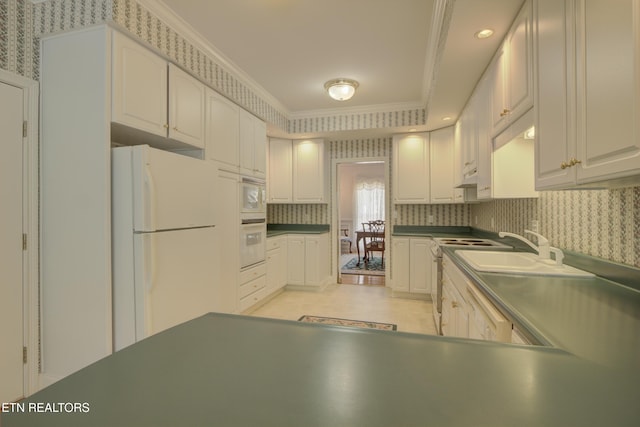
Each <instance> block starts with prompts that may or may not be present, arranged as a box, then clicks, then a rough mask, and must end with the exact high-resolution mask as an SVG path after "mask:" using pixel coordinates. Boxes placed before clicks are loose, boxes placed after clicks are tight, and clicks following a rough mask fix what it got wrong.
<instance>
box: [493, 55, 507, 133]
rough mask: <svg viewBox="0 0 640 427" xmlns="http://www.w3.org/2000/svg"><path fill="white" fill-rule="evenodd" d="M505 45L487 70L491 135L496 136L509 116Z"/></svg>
mask: <svg viewBox="0 0 640 427" xmlns="http://www.w3.org/2000/svg"><path fill="white" fill-rule="evenodd" d="M506 50H507V47H506V45H504V44H503V45H502V46H501V47H500V48H499V49H498V51H497V52H496V56H495V58H494V60H493V63H492V64H491V65H490V68H489V70H490V71H489V75H490V76H491V77H490V78H491V88H492V89H491V124H492V128H493V132H492V133H493V134H494V135H495V134H497V133H498V132H499V131H500V130H502V129H504V127H505V126H506V122H507V117H508V115H509V108H508V107H507V105H506V104H507V102H506V96H505V93H506V82H505V80H506V73H507V71H506V68H507V59H506V56H507V55H506Z"/></svg>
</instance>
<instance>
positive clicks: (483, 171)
mask: <svg viewBox="0 0 640 427" xmlns="http://www.w3.org/2000/svg"><path fill="white" fill-rule="evenodd" d="M489 83H490V80H489V79H488V78H486V76H485V77H483V78H482V79H481V80H480V82H479V83H478V86H477V88H476V90H477V92H478V98H479V101H478V104H477V108H478V112H477V122H478V127H477V132H478V146H477V149H478V151H477V160H476V164H477V168H478V173H477V179H476V181H477V198H478V200H485V199H491V198H492V178H493V176H492V171H493V169H492V154H493V143H492V140H491V95H490V92H491V86H490V85H489Z"/></svg>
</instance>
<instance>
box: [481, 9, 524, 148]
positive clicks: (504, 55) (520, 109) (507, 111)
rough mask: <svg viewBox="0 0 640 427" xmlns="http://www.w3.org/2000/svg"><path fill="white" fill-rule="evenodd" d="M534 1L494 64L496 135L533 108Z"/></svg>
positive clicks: (522, 11)
mask: <svg viewBox="0 0 640 427" xmlns="http://www.w3.org/2000/svg"><path fill="white" fill-rule="evenodd" d="M531 7H532V6H531V1H526V2H525V4H524V5H523V6H522V9H521V10H520V13H519V14H518V16H517V17H516V19H515V21H514V23H513V25H512V27H511V30H510V31H509V33H507V36H506V37H505V39H504V42H503V44H502V46H501V47H500V48H499V49H498V52H497V53H496V56H495V58H494V61H493V63H492V66H491V67H492V68H491V71H492V77H493V79H492V83H493V84H492V86H493V93H492V108H491V112H492V118H491V123H492V128H493V132H492V134H493V135H496V134H497V133H499V132H500V131H502V130H503V129H504V128H505V127H507V126H508V125H509V123H510V122H512V121H514V120H516V119H518V118H519V117H520V116H521V115H522V114H524V113H525V112H526V111H527V110H529V109H530V108H531V107H532V105H533V63H532V59H533V56H532V46H533V45H532V29H531V28H532V18H531V15H532V14H531Z"/></svg>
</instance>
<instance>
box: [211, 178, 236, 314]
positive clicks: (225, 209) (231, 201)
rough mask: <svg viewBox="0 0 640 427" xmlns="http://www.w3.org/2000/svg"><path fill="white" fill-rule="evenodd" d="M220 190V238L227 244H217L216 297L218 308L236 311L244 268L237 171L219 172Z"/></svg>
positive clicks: (218, 226)
mask: <svg viewBox="0 0 640 427" xmlns="http://www.w3.org/2000/svg"><path fill="white" fill-rule="evenodd" d="M216 185H217V189H216V191H217V192H218V193H217V196H218V198H219V200H224V203H218V204H216V218H217V220H218V222H217V226H216V229H217V230H218V238H219V239H220V240H219V241H220V242H223V244H219V245H216V247H215V251H216V256H215V257H214V258H215V260H216V263H217V265H218V268H217V270H218V275H219V277H218V278H217V280H215V281H214V286H215V287H216V288H217V290H216V295H217V297H216V300H215V301H214V309H215V310H216V311H219V312H222V313H235V312H237V310H238V294H237V292H238V274H239V271H240V248H239V245H240V236H239V225H238V223H239V221H238V217H239V216H240V212H239V210H240V202H239V200H238V176H237V174H232V173H227V172H219V174H218V179H217V183H216Z"/></svg>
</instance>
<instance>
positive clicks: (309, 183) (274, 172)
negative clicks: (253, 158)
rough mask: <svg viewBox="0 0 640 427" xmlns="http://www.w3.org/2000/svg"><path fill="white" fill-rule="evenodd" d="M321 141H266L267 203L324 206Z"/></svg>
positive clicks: (323, 152)
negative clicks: (267, 147) (267, 152)
mask: <svg viewBox="0 0 640 427" xmlns="http://www.w3.org/2000/svg"><path fill="white" fill-rule="evenodd" d="M325 151H326V147H325V144H324V140H323V139H305V140H296V141H291V140H290V139H278V138H271V139H270V140H269V165H268V166H269V167H268V170H269V177H268V179H267V185H268V191H267V200H268V202H269V203H327V202H328V196H327V188H328V177H329V175H328V173H327V172H326V167H327V166H326V164H325V157H326V153H325Z"/></svg>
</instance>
